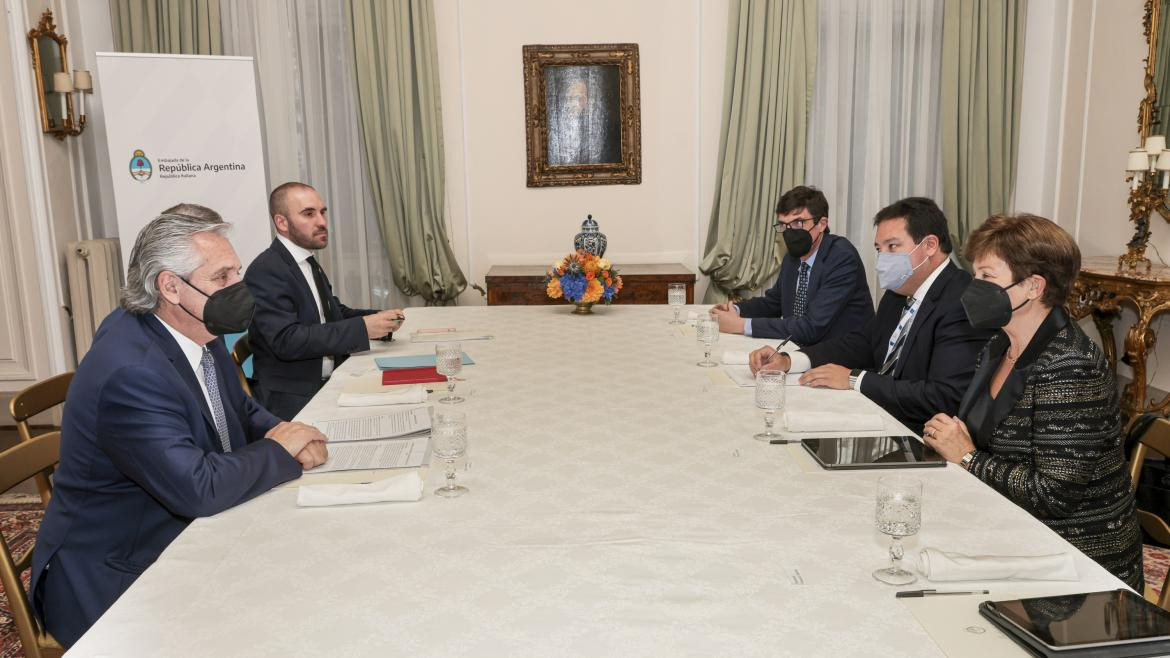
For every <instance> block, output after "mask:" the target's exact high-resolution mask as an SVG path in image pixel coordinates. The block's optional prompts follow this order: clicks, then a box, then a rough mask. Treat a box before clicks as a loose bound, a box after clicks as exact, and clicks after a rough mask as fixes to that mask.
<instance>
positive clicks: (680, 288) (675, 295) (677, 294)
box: [666, 283, 687, 324]
mask: <svg viewBox="0 0 1170 658" xmlns="http://www.w3.org/2000/svg"><path fill="white" fill-rule="evenodd" d="M666 303H668V304H670V307H671V308H672V309H673V310H674V319H673V320H671V321H670V322H669V324H686V323H685V322H683V321H682V320H680V319H678V314H679V311H682V307H683V304H686V303H687V284H685V283H672V284H670V288H668V289H667V291H666Z"/></svg>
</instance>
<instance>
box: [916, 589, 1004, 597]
mask: <svg viewBox="0 0 1170 658" xmlns="http://www.w3.org/2000/svg"><path fill="white" fill-rule="evenodd" d="M990 593H991V592H990V591H988V590H985V589H977V590H969V591H948V592H940V591H938V590H937V589H908V590H903V591H901V592H897V593H895V594H894V597H895V598H899V599H907V598H921V597H923V596H953V595H958V594H990Z"/></svg>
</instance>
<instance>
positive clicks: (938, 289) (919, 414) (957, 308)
mask: <svg viewBox="0 0 1170 658" xmlns="http://www.w3.org/2000/svg"><path fill="white" fill-rule="evenodd" d="M814 269H815V268H814ZM970 282H971V275H970V274H968V273H967V272H964V271H963V270H961V269H959V268H958V267H956V266H955V264H954V263H953V262H952V263H947V265H946V267H945V268H944V269H943V271H942V272H939V275H938V278H937V279H935V280H934V283H933V284H931V286H930V290H928V291H927V293H926V299H923V300H922V305H921V306H920V307H919V308H918V313H916V314H915V318H914V323H913V324H912V325H910V333H909V334H908V335H907V336H906V343H905V345H903V347H902V355H901V356H900V357H899V358H898V362H897V363H896V364H895V366H894V370H893V372H891V373H890V374H886V375H879V374H878V373H877V371H878V370H880V369H881V366H882V362H883V361H885V357H886V348H887V347H888V346H889V345H888V344H889V340H890V336H891V335H893V333H894V329H896V328H897V326H898V320H899V319H900V318H901V317H902V309H904V308H905V307H906V297H905V296H903V295H899V294H898V293H896V292H889V291H887V292H886V294H885V295H883V296H882V299H881V302H879V303H878V310H877V315H876V316H874V318H873V320H871V321H870V322H868V323H866V324H865V325H864V326H862V327H860V328H859V329H856V330H854V331H852V332H850V333H847V334H845V335H843V336H838V337H837V338H834V339H832V340H828V341H825V342H823V343H820V344H817V345H813V346H812V347H809V348H807V349H802V351H803V352H804V353H805V354H807V355H808V357H809V360H810V361H812V365H813V366H814V367H815V366H819V365H823V364H825V363H835V364H837V365H841V366H845V367H846V368H850V369H853V368H860V369H862V370H865V371H866V373H865V376H864V377H863V378H862V380H861V392H862V393H863V394H864V395H865V396H866V397H868V398H869V399H871V400H873V401H874V402H876V403H878V404H880V405H881V406H882V407H883V408H884V409H885V410H886V411H888V412H890V415H892V416H893V417H894V418H897V419H898V420H899V421H901V422H902V424H903V425H905V426H906V427H908V428H909V429H910V430H911V431H913V432H915V433H921V432H922V426H923V425H925V424H926V421H927V420H930V418H931V417H932V416H934V415H935V414H936V413H946V414H951V415H955V414H956V413H957V412H958V410H959V400H961V399H962V397H963V393H964V392H966V390H967V385H968V384H970V383H971V376H972V374H974V372H975V357H976V356H977V355H978V354H979V350H980V349H982V348H983V344H984V343H986V342H987V340H988V339H989V338H991V335H992V332H991V331H988V330H986V329H975V328H973V327H972V326H971V323H970V322H969V321H968V320H967V313H966V312H965V311H964V310H963V305H962V303H960V301H959V298H960V297H961V296H962V294H963V291H964V290H966V289H967V284H969V283H970Z"/></svg>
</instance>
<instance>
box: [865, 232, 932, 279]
mask: <svg viewBox="0 0 1170 658" xmlns="http://www.w3.org/2000/svg"><path fill="white" fill-rule="evenodd" d="M921 246H922V243H921V242H919V243H918V244H917V246H915V247H914V248H913V249H911V250H910V251H908V252H906V253H890V252H888V251H880V252H878V255H877V263H875V264H874V270H876V271H877V276H878V285H879V286H881V287H882V288H883V289H884V290H897V289H898V288H901V287H902V286H904V285H906V282H907V281H909V280H910V277H911V276H912V275H913V274H914V270H916V269H918V267H922V265H923V263H925V262H926V261H922V263H919V264H918V267H915V266H913V265H911V264H910V254H913V253H914V252H916V251H918V247H921Z"/></svg>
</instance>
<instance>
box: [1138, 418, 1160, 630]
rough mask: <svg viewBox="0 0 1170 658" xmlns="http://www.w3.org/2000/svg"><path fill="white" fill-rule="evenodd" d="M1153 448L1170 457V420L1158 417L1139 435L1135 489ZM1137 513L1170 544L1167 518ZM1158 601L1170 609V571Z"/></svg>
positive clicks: (1153, 532) (1156, 538)
mask: <svg viewBox="0 0 1170 658" xmlns="http://www.w3.org/2000/svg"><path fill="white" fill-rule="evenodd" d="M1151 450H1152V451H1154V452H1156V453H1158V454H1159V455H1162V456H1163V457H1165V458H1168V459H1170V420H1167V419H1165V418H1157V419H1155V420H1154V421H1153V422H1152V423H1150V424H1149V425H1148V426H1147V427H1146V428H1145V430H1144V431H1142V432H1141V434H1140V435H1139V436H1138V438H1137V444H1136V445H1134V448H1133V456H1132V458H1131V459H1130V464H1129V476H1130V481H1131V484H1132V486H1133V488H1134V489H1135V490H1136V489H1137V485H1138V478H1139V477H1141V474H1142V463H1143V462H1144V461H1145V460H1146V457H1147V456H1148V455H1149V454H1150V451H1151ZM1137 515H1138V521H1139V522H1140V523H1141V525H1142V530H1145V531H1146V534H1148V535H1149V536H1150V537H1151V538H1152V539H1153V540H1154V541H1156V542H1158V543H1159V544H1163V545H1166V546H1170V524H1167V523H1166V520H1165V519H1163V518H1162V517H1160V516H1158V515H1157V514H1154V513H1153V512H1148V511H1146V510H1143V509H1139V510H1138V511H1137ZM1157 603H1158V605H1159V606H1161V607H1162V608H1164V609H1167V610H1170V572H1168V573H1167V574H1166V581H1165V582H1164V583H1162V593H1161V595H1160V596H1159V597H1158V601H1157Z"/></svg>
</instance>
